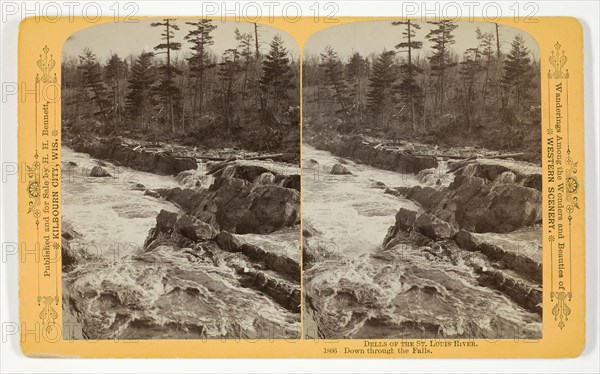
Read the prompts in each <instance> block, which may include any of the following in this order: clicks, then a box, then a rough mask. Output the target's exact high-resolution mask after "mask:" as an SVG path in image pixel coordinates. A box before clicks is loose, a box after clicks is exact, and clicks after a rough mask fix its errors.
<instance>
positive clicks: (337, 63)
mask: <svg viewBox="0 0 600 374" xmlns="http://www.w3.org/2000/svg"><path fill="white" fill-rule="evenodd" d="M302 61H303V62H302V114H303V120H302V121H303V124H302V126H303V130H302V134H303V135H302V141H303V144H302V222H303V223H302V231H303V257H302V261H303V298H304V301H303V322H304V323H303V326H304V336H305V337H306V338H324V339H386V338H393V339H401V338H406V339H418V338H432V339H434V338H443V339H448V338H461V339H470V338H472V339H492V340H493V339H513V338H515V337H519V338H522V339H539V338H541V335H542V226H541V223H542V193H541V190H542V176H541V173H542V170H541V149H542V145H541V139H542V135H541V107H540V100H541V97H540V96H541V95H540V53H539V48H538V45H537V43H536V41H535V40H534V39H533V38H532V37H531V36H530V35H528V34H527V33H525V32H522V31H520V30H518V29H516V28H512V27H509V26H504V25H499V24H495V23H485V22H466V21H449V20H440V21H430V22H420V21H409V20H399V21H396V22H394V21H379V20H378V21H365V22H354V23H348V24H343V25H337V26H333V27H330V28H327V29H325V30H323V31H321V32H318V33H317V34H315V35H313V36H312V37H311V38H310V39H309V40H308V41H307V43H306V44H305V46H304V51H303V59H302Z"/></svg>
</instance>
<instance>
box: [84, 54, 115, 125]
mask: <svg viewBox="0 0 600 374" xmlns="http://www.w3.org/2000/svg"><path fill="white" fill-rule="evenodd" d="M78 69H81V71H82V72H83V85H84V87H85V89H86V92H87V93H88V95H90V99H91V100H92V101H93V102H94V103H95V104H96V105H97V106H98V111H97V112H95V114H100V115H102V117H103V118H104V119H105V120H108V118H109V117H108V108H109V105H110V101H109V98H108V96H109V95H108V89H107V88H106V84H104V81H103V79H102V67H101V66H100V63H99V62H98V59H97V58H96V55H95V54H94V53H93V52H92V51H91V50H90V49H88V48H85V49H84V50H83V54H82V55H80V56H79V66H78Z"/></svg>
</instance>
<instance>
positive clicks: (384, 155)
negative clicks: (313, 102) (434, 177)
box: [307, 135, 438, 173]
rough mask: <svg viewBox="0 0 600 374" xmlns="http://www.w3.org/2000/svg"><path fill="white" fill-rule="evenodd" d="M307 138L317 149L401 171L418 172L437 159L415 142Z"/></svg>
mask: <svg viewBox="0 0 600 374" xmlns="http://www.w3.org/2000/svg"><path fill="white" fill-rule="evenodd" d="M307 141H308V142H309V143H310V144H311V145H313V146H314V147H315V148H317V149H321V150H325V151H328V152H331V153H333V154H334V155H336V156H340V157H349V158H353V159H356V160H357V161H359V162H362V163H364V164H367V165H371V166H374V167H376V168H380V169H385V170H392V171H396V172H399V173H418V172H419V171H421V170H423V169H429V168H435V167H436V166H437V164H438V163H437V159H436V158H435V157H434V156H430V155H421V154H416V152H418V149H417V150H415V149H414V147H413V146H411V147H408V146H406V145H403V144H397V145H386V144H382V143H381V142H379V141H377V140H376V139H370V138H367V137H363V136H358V135H354V136H348V135H338V136H331V137H327V136H315V137H313V138H310V139H307Z"/></svg>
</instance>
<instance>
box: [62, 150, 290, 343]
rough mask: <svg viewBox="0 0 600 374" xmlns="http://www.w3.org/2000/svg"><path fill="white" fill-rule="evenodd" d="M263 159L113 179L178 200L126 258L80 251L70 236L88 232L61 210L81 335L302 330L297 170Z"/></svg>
mask: <svg viewBox="0 0 600 374" xmlns="http://www.w3.org/2000/svg"><path fill="white" fill-rule="evenodd" d="M259 164H260V163H256V164H251V163H248V162H245V161H242V162H238V161H232V162H226V163H225V164H224V167H223V168H215V169H213V172H214V173H213V174H217V175H213V174H205V173H202V171H200V170H198V171H183V174H181V173H180V176H178V177H177V179H176V182H179V183H180V184H181V185H182V187H166V188H162V187H157V186H156V185H153V184H149V183H146V182H145V181H143V180H142V181H138V182H135V183H132V184H126V185H125V186H119V185H116V186H115V188H119V189H121V188H122V190H123V191H126V193H128V194H139V195H136V196H139V198H137V199H142V201H144V202H145V203H146V204H152V202H153V201H154V202H156V204H160V205H164V204H169V205H173V204H174V206H173V208H163V209H162V210H160V211H159V212H158V214H155V215H154V216H153V217H155V219H154V227H153V228H152V229H151V230H150V231H149V232H148V235H147V237H146V240H145V241H144V243H143V244H142V243H139V246H137V247H136V246H133V247H134V248H135V250H134V251H132V252H131V253H130V254H128V255H126V256H124V257H121V258H120V259H116V260H115V258H114V257H105V256H91V257H87V258H84V257H82V256H79V257H77V255H78V252H75V251H73V250H72V248H71V247H72V246H70V245H71V243H72V242H73V241H72V240H71V239H70V238H72V237H75V236H76V235H78V236H77V238H78V239H76V240H81V241H82V242H85V239H86V238H85V235H79V234H78V233H75V232H74V231H71V230H68V225H65V224H64V223H65V222H67V221H66V220H64V221H63V228H64V229H67V230H66V231H64V232H63V241H64V242H65V244H63V252H65V251H66V256H67V258H69V260H67V263H66V264H65V263H63V265H65V266H66V267H65V270H66V271H65V273H64V276H63V308H64V310H65V315H69V316H72V319H73V320H76V321H78V322H79V324H80V326H79V328H80V330H81V338H87V339H107V338H114V337H118V338H120V339H146V338H153V339H199V338H246V337H247V338H253V339H254V338H256V339H268V338H276V339H280V338H297V337H298V336H299V334H300V315H299V311H300V285H299V283H300V253H299V250H300V248H299V247H300V242H299V241H300V233H299V225H298V223H299V207H298V206H294V205H293V204H294V203H295V204H299V175H298V174H294V172H297V168H294V167H293V166H290V167H289V171H288V172H281V171H274V170H269V169H268V168H267V170H266V171H265V170H263V166H262V164H261V165H259ZM202 166H203V167H205V168H204V169H203V170H204V171H206V170H208V168H206V166H205V165H202ZM282 168H284V169H285V168H286V166H285V165H283V166H282ZM153 172H154V171H153ZM155 178H164V177H155ZM153 181H154V179H153ZM141 182H143V183H141ZM170 184H171V183H165V185H167V186H168V185H170ZM101 188H103V190H102V191H105V190H104V189H106V188H113V186H112V185H110V184H106V185H102V186H101ZM169 202H172V203H173V204H170V203H169ZM113 206H120V205H118V204H116V205H115V204H113ZM132 217H134V218H136V219H137V217H138V215H135V214H133V215H132ZM144 217H145V216H144ZM144 219H145V218H144ZM107 235H108V236H109V237H110V233H107ZM87 244H88V245H89V244H90V243H87ZM69 256H70V257H69ZM71 259H72V260H71Z"/></svg>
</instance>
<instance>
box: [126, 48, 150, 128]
mask: <svg viewBox="0 0 600 374" xmlns="http://www.w3.org/2000/svg"><path fill="white" fill-rule="evenodd" d="M153 56H154V54H153V53H152V52H142V54H140V55H139V57H138V58H137V59H136V60H135V62H134V63H133V65H132V67H131V76H130V78H129V80H128V82H127V83H128V88H129V93H128V94H127V98H126V109H127V112H128V113H129V115H130V116H131V117H132V118H135V119H137V118H139V119H140V122H141V127H142V128H143V129H144V130H147V129H148V122H149V121H148V119H149V113H150V112H151V108H152V105H153V100H152V85H153V84H154V82H155V81H156V68H155V66H154V65H153V63H152V59H153Z"/></svg>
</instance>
